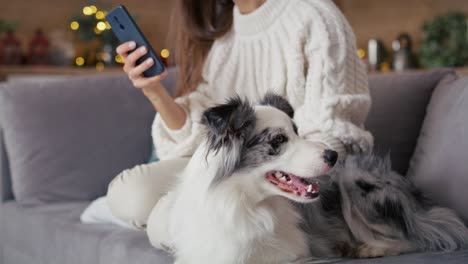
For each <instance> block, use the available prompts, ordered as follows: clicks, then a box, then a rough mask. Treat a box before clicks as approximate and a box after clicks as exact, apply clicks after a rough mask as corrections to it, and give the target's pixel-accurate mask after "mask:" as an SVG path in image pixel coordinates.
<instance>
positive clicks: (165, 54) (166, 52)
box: [161, 49, 171, 59]
mask: <svg viewBox="0 0 468 264" xmlns="http://www.w3.org/2000/svg"><path fill="white" fill-rule="evenodd" d="M169 55H171V53H170V52H169V50H168V49H162V50H161V57H163V58H164V59H167V58H169Z"/></svg>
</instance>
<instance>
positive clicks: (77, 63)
mask: <svg viewBox="0 0 468 264" xmlns="http://www.w3.org/2000/svg"><path fill="white" fill-rule="evenodd" d="M75 63H76V65H78V66H83V65H84V63H85V59H84V58H83V57H77V58H76V59H75Z"/></svg>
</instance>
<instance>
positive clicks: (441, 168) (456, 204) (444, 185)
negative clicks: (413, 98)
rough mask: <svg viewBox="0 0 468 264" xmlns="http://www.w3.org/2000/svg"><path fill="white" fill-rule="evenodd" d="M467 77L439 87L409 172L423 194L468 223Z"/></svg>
mask: <svg viewBox="0 0 468 264" xmlns="http://www.w3.org/2000/svg"><path fill="white" fill-rule="evenodd" d="M467 136H468V77H465V78H463V79H459V80H454V78H447V79H445V80H444V81H443V82H441V84H440V85H439V86H438V87H437V88H436V90H435V91H434V94H433V96H432V98H431V102H430V103H429V106H428V112H427V115H426V118H425V120H424V124H423V127H422V130H421V135H420V137H419V139H418V144H417V147H416V150H415V153H414V156H413V158H412V160H411V168H410V170H409V172H408V175H410V177H411V179H412V180H413V181H414V182H415V183H416V185H417V186H418V187H419V188H421V189H422V190H423V192H424V193H425V194H426V195H428V196H429V197H431V198H432V199H434V200H435V201H438V202H439V203H440V204H442V205H445V206H448V207H450V208H453V209H455V210H456V211H457V212H458V213H459V214H460V216H462V217H463V218H464V220H465V223H467V224H468V207H467V201H468V192H467V187H468V152H467V151H468V138H467Z"/></svg>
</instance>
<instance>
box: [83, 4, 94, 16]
mask: <svg viewBox="0 0 468 264" xmlns="http://www.w3.org/2000/svg"><path fill="white" fill-rule="evenodd" d="M83 14H84V15H85V16H90V15H92V14H94V13H93V9H92V8H91V7H89V6H85V7H83Z"/></svg>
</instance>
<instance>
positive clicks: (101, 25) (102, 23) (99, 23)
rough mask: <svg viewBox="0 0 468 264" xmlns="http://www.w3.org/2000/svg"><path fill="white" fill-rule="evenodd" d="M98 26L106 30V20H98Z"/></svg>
mask: <svg viewBox="0 0 468 264" xmlns="http://www.w3.org/2000/svg"><path fill="white" fill-rule="evenodd" d="M96 28H97V29H99V30H100V31H104V30H106V23H104V22H102V21H101V22H98V23H97V24H96Z"/></svg>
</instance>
